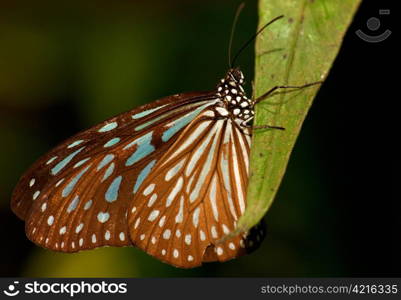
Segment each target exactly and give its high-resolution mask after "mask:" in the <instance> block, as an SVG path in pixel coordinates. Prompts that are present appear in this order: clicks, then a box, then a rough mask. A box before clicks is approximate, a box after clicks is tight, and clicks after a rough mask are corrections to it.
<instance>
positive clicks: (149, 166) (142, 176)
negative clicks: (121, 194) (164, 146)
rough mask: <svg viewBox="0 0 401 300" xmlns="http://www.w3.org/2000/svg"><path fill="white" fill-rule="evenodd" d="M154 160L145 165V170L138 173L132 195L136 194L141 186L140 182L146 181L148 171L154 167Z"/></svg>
mask: <svg viewBox="0 0 401 300" xmlns="http://www.w3.org/2000/svg"><path fill="white" fill-rule="evenodd" d="M155 163H156V160H152V161H151V162H150V163H149V164H147V165H146V167H145V168H143V170H142V171H141V172H140V173H139V175H138V178H137V180H136V182H135V186H134V193H136V192H137V191H138V189H139V187H140V186H141V184H142V182H143V181H144V180H145V179H146V177H147V176H148V175H149V173H150V171H151V170H152V168H153V166H154V165H155Z"/></svg>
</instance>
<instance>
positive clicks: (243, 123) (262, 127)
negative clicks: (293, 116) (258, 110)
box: [241, 116, 285, 130]
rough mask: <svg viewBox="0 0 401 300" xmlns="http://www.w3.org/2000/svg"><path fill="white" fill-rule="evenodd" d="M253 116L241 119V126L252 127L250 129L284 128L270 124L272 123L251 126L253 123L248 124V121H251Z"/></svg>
mask: <svg viewBox="0 0 401 300" xmlns="http://www.w3.org/2000/svg"><path fill="white" fill-rule="evenodd" d="M253 118H254V117H253V116H252V117H250V118H249V119H247V120H245V121H243V122H242V123H241V126H243V127H246V128H252V129H279V130H285V128H284V127H280V126H272V125H260V126H253V125H251V124H249V122H250V121H252V120H253Z"/></svg>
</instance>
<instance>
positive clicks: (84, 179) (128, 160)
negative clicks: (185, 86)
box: [11, 95, 213, 252]
mask: <svg viewBox="0 0 401 300" xmlns="http://www.w3.org/2000/svg"><path fill="white" fill-rule="evenodd" d="M189 97H193V98H194V99H195V100H196V101H195V102H194V103H188V98H189ZM184 99H185V100H186V101H185V102H184V101H182V100H184ZM171 100H172V99H171V97H168V98H165V99H162V100H161V101H158V103H156V105H152V106H144V107H141V108H138V109H136V110H133V111H131V112H128V113H125V114H122V115H119V116H117V117H115V118H111V119H109V120H107V121H105V122H103V123H101V124H99V125H97V126H95V127H93V128H90V129H89V130H87V131H84V132H82V133H79V134H77V135H76V136H74V137H72V138H70V139H68V140H67V141H65V142H64V143H62V144H61V145H60V146H58V147H56V148H55V149H54V150H53V151H51V152H49V153H48V154H46V155H45V156H44V157H42V158H40V159H39V160H38V161H37V162H36V163H35V164H34V165H33V166H32V167H31V168H30V169H29V170H28V171H27V172H26V173H25V175H23V177H22V178H21V179H20V181H19V183H18V185H17V187H16V188H15V190H14V194H13V198H12V203H11V205H12V209H13V210H14V212H15V213H16V214H17V215H18V216H19V217H21V218H22V219H24V220H25V221H26V233H27V236H28V238H29V239H31V240H32V241H33V242H35V243H37V244H38V245H40V246H42V247H46V248H50V249H52V250H58V251H65V252H73V251H78V250H82V249H91V248H94V247H98V246H103V245H112V246H124V245H130V244H131V242H130V240H129V237H128V230H127V222H126V218H125V216H126V212H127V207H128V204H129V202H130V201H132V198H133V195H134V189H136V188H138V186H139V184H140V183H141V180H143V179H144V177H145V176H146V175H147V174H148V173H149V172H150V171H151V166H152V165H151V164H152V162H153V161H154V160H155V158H157V157H158V155H159V154H158V153H160V152H159V151H166V150H165V149H167V148H168V147H169V146H170V145H171V144H172V143H174V141H175V140H176V139H177V137H178V135H179V132H180V131H182V130H183V127H184V126H185V125H186V124H187V123H188V122H190V121H191V120H192V118H193V117H194V116H196V115H197V114H198V113H200V112H201V111H202V110H203V109H205V107H208V106H210V105H213V101H210V100H207V101H197V97H196V96H192V95H179V96H177V97H175V98H174V99H173V100H174V102H172V101H171ZM180 100H181V101H180ZM163 108H167V109H168V110H166V109H163ZM161 110H163V112H162V111H161ZM185 118H187V119H185ZM155 120H156V121H155ZM172 120H181V121H182V123H180V124H172ZM186 122H187V123H186ZM146 123H148V126H144V124H146ZM138 127H139V128H138ZM137 129H139V130H137ZM169 130H170V131H169ZM166 132H169V134H168V135H165V133H166ZM163 134H164V137H163ZM156 149H157V151H156Z"/></svg>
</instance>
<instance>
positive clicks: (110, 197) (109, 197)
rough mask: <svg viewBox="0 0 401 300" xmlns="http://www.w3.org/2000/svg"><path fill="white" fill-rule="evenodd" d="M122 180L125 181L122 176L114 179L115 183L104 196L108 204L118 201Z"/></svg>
mask: <svg viewBox="0 0 401 300" xmlns="http://www.w3.org/2000/svg"><path fill="white" fill-rule="evenodd" d="M122 179H123V177H122V176H121V175H120V176H118V177H116V178H114V180H113V182H112V183H111V184H110V186H109V188H108V189H107V192H106V194H105V195H104V198H105V199H106V201H107V202H113V201H116V200H117V197H118V190H119V188H120V184H121V180H122Z"/></svg>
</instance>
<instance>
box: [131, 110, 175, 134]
mask: <svg viewBox="0 0 401 300" xmlns="http://www.w3.org/2000/svg"><path fill="white" fill-rule="evenodd" d="M170 114H171V113H168V114H164V115H161V116H158V117H157V118H154V119H151V120H150V121H148V122H145V123H142V124H141V125H138V126H136V127H135V131H139V130H142V129H144V128H146V127H148V126H149V125H152V124H153V123H156V122H157V121H159V120H161V119H163V118H166V117H167V116H168V115H170Z"/></svg>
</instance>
